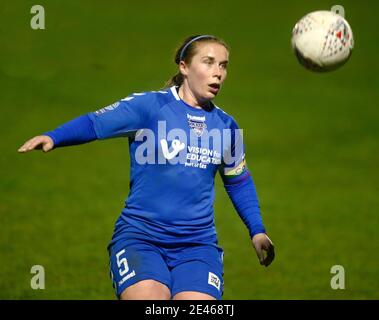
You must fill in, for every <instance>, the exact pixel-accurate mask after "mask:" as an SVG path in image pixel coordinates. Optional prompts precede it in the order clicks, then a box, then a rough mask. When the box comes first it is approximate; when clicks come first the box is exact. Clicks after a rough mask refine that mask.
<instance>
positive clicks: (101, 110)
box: [95, 101, 120, 115]
mask: <svg viewBox="0 0 379 320" xmlns="http://www.w3.org/2000/svg"><path fill="white" fill-rule="evenodd" d="M119 105H120V102H118V101H117V102H115V103H114V104H111V105H109V106H107V107H104V108H101V109H99V110H97V111H95V114H97V115H99V114H103V113H105V112H107V111H111V110H114V109H116V108H117V107H118V106H119Z"/></svg>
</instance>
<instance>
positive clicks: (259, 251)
mask: <svg viewBox="0 0 379 320" xmlns="http://www.w3.org/2000/svg"><path fill="white" fill-rule="evenodd" d="M255 251H256V253H257V256H258V259H259V263H260V264H261V265H263V263H264V260H265V256H264V252H263V250H262V248H261V247H260V246H256V247H255Z"/></svg>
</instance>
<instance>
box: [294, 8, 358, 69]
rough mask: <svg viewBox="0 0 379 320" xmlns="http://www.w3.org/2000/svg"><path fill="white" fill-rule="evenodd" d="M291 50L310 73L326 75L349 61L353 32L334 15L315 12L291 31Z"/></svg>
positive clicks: (300, 21) (301, 20)
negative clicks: (325, 73)
mask: <svg viewBox="0 0 379 320" xmlns="http://www.w3.org/2000/svg"><path fill="white" fill-rule="evenodd" d="M291 45H292V48H293V50H294V52H295V54H296V57H297V59H298V61H299V62H300V63H301V64H302V65H303V66H304V67H305V68H307V69H308V70H311V71H315V72H326V71H331V70H335V69H337V68H339V67H341V66H342V65H343V64H345V63H346V62H347V60H348V59H349V58H350V55H351V53H352V50H353V46H354V39H353V32H352V30H351V28H350V26H349V24H348V23H347V21H346V20H345V19H344V18H343V17H342V16H340V15H338V14H337V13H334V12H333V11H314V12H311V13H309V14H307V15H306V16H304V17H303V18H301V19H300V20H299V22H298V23H296V25H295V27H294V28H293V31H292V39H291Z"/></svg>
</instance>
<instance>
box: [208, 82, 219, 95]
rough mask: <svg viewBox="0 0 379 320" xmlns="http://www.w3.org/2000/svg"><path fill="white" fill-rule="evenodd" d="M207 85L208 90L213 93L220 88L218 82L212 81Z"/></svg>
mask: <svg viewBox="0 0 379 320" xmlns="http://www.w3.org/2000/svg"><path fill="white" fill-rule="evenodd" d="M209 87H210V88H211V90H210V91H211V92H213V93H217V92H218V91H219V90H220V84H218V83H212V84H210V85H209Z"/></svg>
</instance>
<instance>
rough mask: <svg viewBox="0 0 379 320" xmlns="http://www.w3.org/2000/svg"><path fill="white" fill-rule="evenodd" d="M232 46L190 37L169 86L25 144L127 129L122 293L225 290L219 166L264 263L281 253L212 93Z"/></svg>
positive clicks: (113, 257) (150, 295) (119, 259)
mask: <svg viewBox="0 0 379 320" xmlns="http://www.w3.org/2000/svg"><path fill="white" fill-rule="evenodd" d="M228 60H229V50H228V47H227V45H226V44H225V43H224V42H223V41H222V40H220V39H218V38H216V37H214V36H210V35H200V36H192V37H189V38H187V39H186V40H185V41H184V43H183V44H182V46H181V47H180V48H179V49H178V51H177V53H176V56H175V62H176V64H178V66H179V70H178V73H177V74H176V75H175V76H174V77H173V78H172V79H171V80H170V82H169V85H168V86H167V88H166V89H164V90H161V91H151V92H143V93H134V94H132V95H130V96H128V97H126V98H124V99H122V100H120V101H118V102H116V103H114V104H112V105H110V106H108V107H105V108H102V109H100V110H98V111H95V112H90V113H88V114H85V115H82V116H80V117H78V118H76V119H74V120H71V121H69V122H67V123H65V124H63V125H62V126H60V127H58V128H57V129H55V130H53V131H49V132H46V133H45V134H43V135H39V136H36V137H34V138H32V139H30V140H28V141H27V142H25V143H24V144H23V145H22V146H21V147H20V148H19V150H18V151H19V152H28V151H30V150H33V149H42V150H43V151H44V152H48V151H50V150H52V149H54V148H57V147H62V146H69V145H75V144H82V143H86V142H89V141H93V140H96V139H106V138H112V137H121V136H123V137H128V139H129V149H130V156H131V179H130V180H131V181H130V192H129V195H128V198H127V200H126V201H125V207H124V209H123V210H122V212H121V215H120V216H119V218H118V220H117V221H116V224H115V229H114V234H113V236H112V240H111V242H110V243H109V245H108V251H109V256H110V269H111V277H112V281H113V285H114V288H115V290H116V295H117V297H118V298H120V299H191V300H192V299H221V297H222V294H223V285H224V283H223V274H224V272H223V253H224V252H223V249H222V248H221V247H220V246H219V245H218V239H217V234H216V229H215V224H214V211H213V202H214V179H215V175H216V173H217V172H219V173H220V175H221V177H222V180H223V183H224V186H225V189H226V191H227V193H228V195H229V197H230V199H231V200H232V202H233V205H234V207H235V208H236V211H237V212H238V214H239V215H240V217H241V219H242V220H243V222H244V223H245V225H246V226H247V228H248V231H249V235H250V237H251V240H252V244H253V247H254V249H255V250H256V253H257V256H258V258H259V261H260V264H261V265H265V266H268V265H269V264H270V263H271V262H272V260H273V259H274V246H273V244H272V242H271V240H270V239H269V238H268V236H267V235H266V232H265V228H264V225H263V222H262V219H261V215H260V209H259V203H258V199H257V195H256V191H255V186H254V183H253V180H252V177H251V175H250V173H249V171H248V169H247V167H246V164H245V160H244V158H245V154H244V146H243V142H242V134H241V132H240V131H239V130H238V126H237V124H236V122H235V120H234V119H233V118H232V117H231V116H230V115H228V114H227V113H225V112H224V111H222V110H221V109H220V108H218V107H217V106H216V105H215V104H214V103H213V102H212V99H213V98H214V97H215V96H216V95H217V94H218V92H219V91H220V89H221V85H222V84H223V82H224V80H225V78H226V73H227V64H228Z"/></svg>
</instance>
